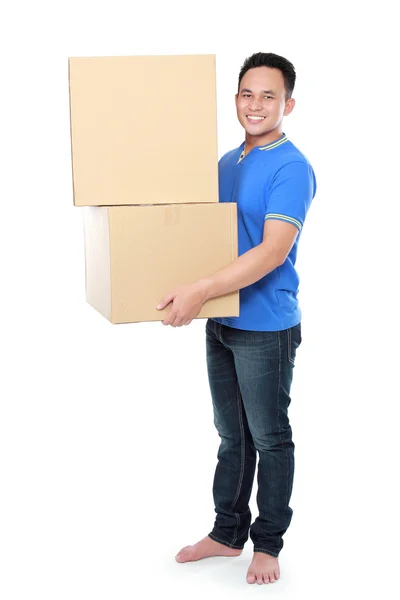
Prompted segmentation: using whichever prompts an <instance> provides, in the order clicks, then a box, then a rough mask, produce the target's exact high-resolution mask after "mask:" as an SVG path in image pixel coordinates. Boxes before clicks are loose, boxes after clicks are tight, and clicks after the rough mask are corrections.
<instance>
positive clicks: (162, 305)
mask: <svg viewBox="0 0 400 600" xmlns="http://www.w3.org/2000/svg"><path fill="white" fill-rule="evenodd" d="M174 298H175V296H174V294H167V295H166V296H165V297H164V298H163V299H162V300H161V302H160V303H159V304H158V305H157V310H163V308H165V307H166V306H168V304H170V303H171V302H172V301H173V299H174Z"/></svg>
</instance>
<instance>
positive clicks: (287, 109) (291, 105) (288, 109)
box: [283, 98, 296, 117]
mask: <svg viewBox="0 0 400 600" xmlns="http://www.w3.org/2000/svg"><path fill="white" fill-rule="evenodd" d="M295 105H296V100H295V99H294V98H289V100H288V101H287V102H286V105H285V110H284V111H283V116H284V117H287V115H290V113H291V112H292V110H293V109H294V107H295Z"/></svg>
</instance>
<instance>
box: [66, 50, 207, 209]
mask: <svg viewBox="0 0 400 600" xmlns="http://www.w3.org/2000/svg"><path fill="white" fill-rule="evenodd" d="M69 92H70V121H71V153H72V169H73V193H74V204H75V205H76V206H116V205H125V204H128V205H133V204H179V203H203V202H204V203H210V202H215V203H216V202H218V151H217V109H216V80H215V55H182V56H116V57H88V58H80V57H75V58H70V59H69Z"/></svg>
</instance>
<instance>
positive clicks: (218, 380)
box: [206, 319, 301, 556]
mask: <svg viewBox="0 0 400 600" xmlns="http://www.w3.org/2000/svg"><path fill="white" fill-rule="evenodd" d="M300 343H301V326H300V324H299V325H296V326H295V327H292V328H290V329H287V330H284V331H274V332H268V331H243V330H240V329H233V328H232V327H227V326H225V325H221V324H219V323H216V322H215V321H212V320H211V319H209V320H208V321H207V325H206V347H207V367H208V376H209V382H210V390H211V396H212V401H213V408H214V424H215V426H216V428H217V431H218V434H219V436H220V438H221V444H220V446H219V450H218V463H217V468H216V471H215V477H214V485H213V495H214V504H215V512H216V514H217V516H216V519H215V523H214V527H213V530H212V531H211V533H209V536H210V537H211V538H212V539H213V540H215V541H217V542H221V543H222V544H224V545H226V546H229V547H230V548H240V549H241V548H243V546H244V544H245V543H246V541H247V540H248V537H249V534H250V537H251V540H252V542H253V544H254V551H255V552H264V553H265V554H270V555H271V556H278V555H279V552H280V551H281V549H282V547H283V539H282V536H283V534H284V533H285V531H286V530H287V528H288V527H289V525H290V521H291V518H292V514H293V511H292V509H291V508H290V507H289V501H290V496H291V493H292V485H293V475H294V444H293V441H292V430H291V427H290V424H289V419H288V407H289V404H290V395H289V393H290V386H291V383H292V376H293V368H294V361H295V356H296V350H297V348H298V346H299V345H300ZM257 452H258V455H259V462H258V472H257V483H258V490H257V506H258V512H259V514H258V517H257V518H256V519H255V521H254V523H253V524H251V512H250V508H249V500H250V495H251V491H252V487H253V481H254V475H255V469H256V458H257Z"/></svg>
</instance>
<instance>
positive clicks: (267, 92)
mask: <svg viewBox="0 0 400 600" xmlns="http://www.w3.org/2000/svg"><path fill="white" fill-rule="evenodd" d="M243 92H250V93H251V94H252V93H253V92H252V91H251V90H249V89H247V88H244V89H243V90H241V91H240V93H241V94H242V93H243ZM262 93H263V94H273V95H275V92H274V91H272V90H262Z"/></svg>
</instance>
